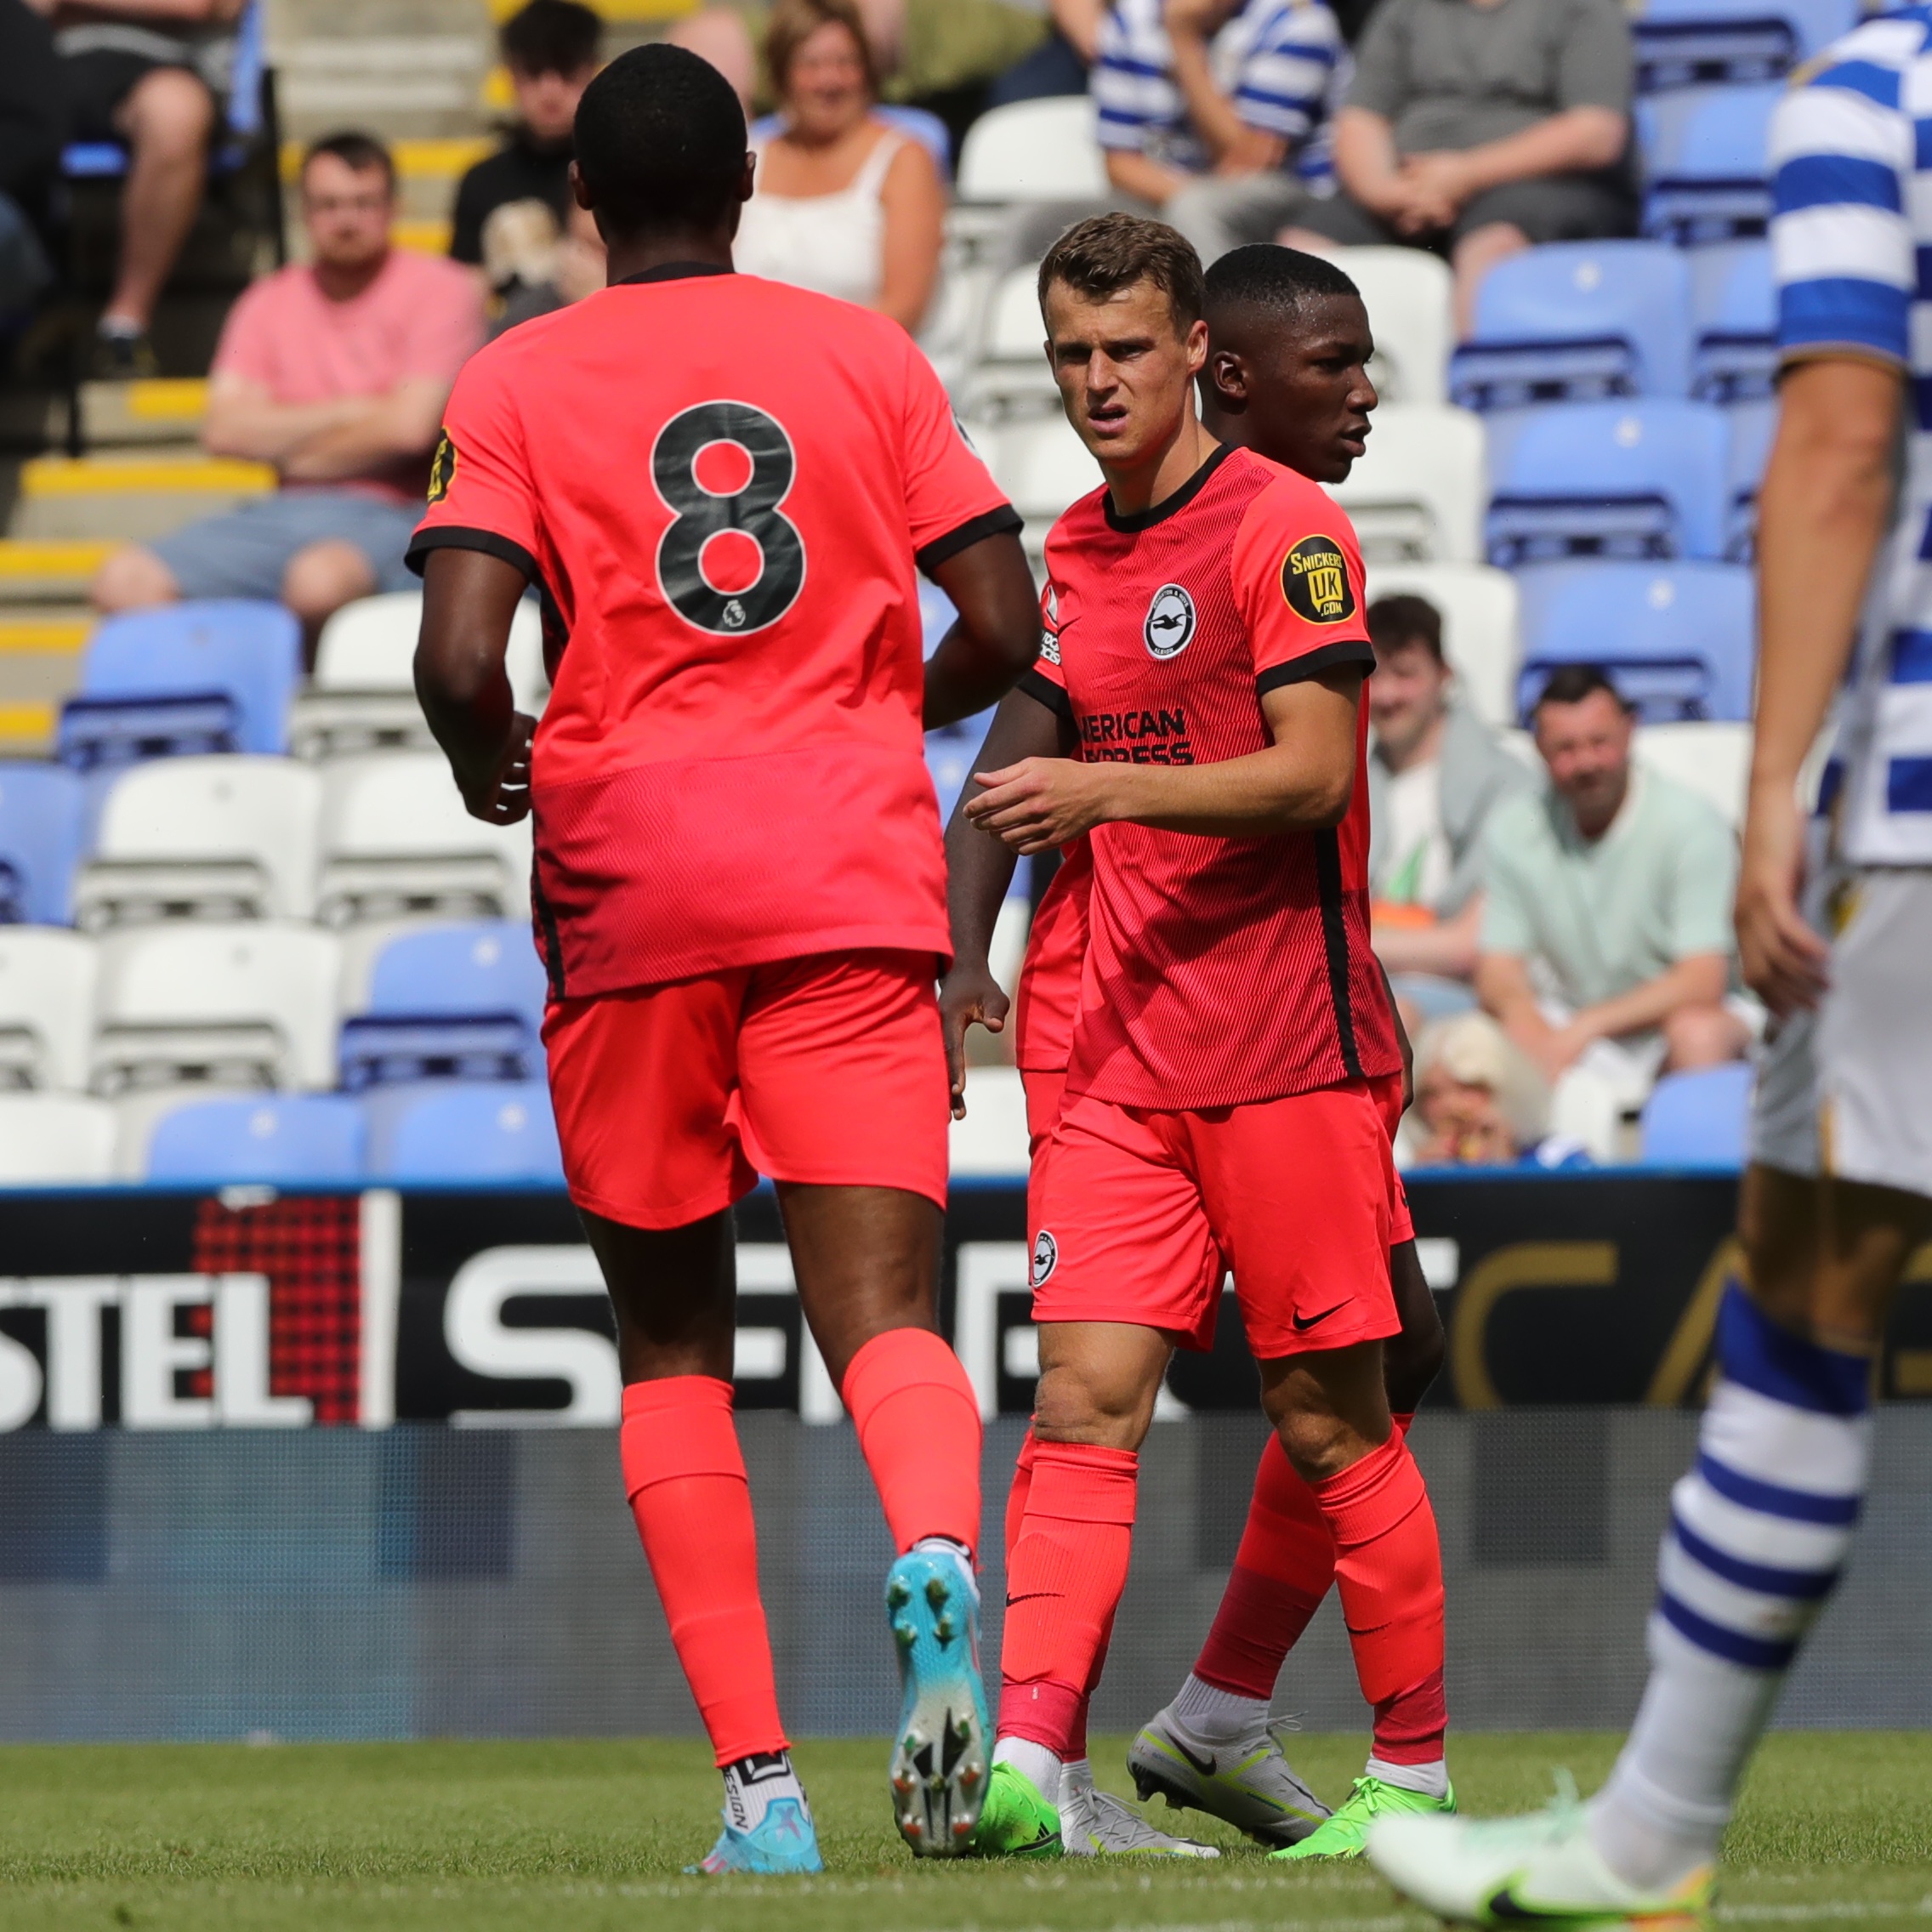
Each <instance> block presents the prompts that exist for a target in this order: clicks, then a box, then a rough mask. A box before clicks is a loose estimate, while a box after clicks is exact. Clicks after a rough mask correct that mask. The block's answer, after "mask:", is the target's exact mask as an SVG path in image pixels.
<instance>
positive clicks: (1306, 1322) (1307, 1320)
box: [1293, 1301, 1349, 1334]
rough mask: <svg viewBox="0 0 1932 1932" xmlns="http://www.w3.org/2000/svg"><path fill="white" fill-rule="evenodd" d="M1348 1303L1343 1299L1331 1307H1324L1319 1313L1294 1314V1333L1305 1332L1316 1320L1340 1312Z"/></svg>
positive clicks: (1324, 1318)
mask: <svg viewBox="0 0 1932 1932" xmlns="http://www.w3.org/2000/svg"><path fill="white" fill-rule="evenodd" d="M1348 1305H1349V1304H1348V1303H1347V1302H1345V1301H1338V1302H1337V1303H1336V1304H1335V1305H1334V1307H1333V1308H1325V1309H1323V1310H1322V1311H1321V1314H1319V1315H1307V1316H1303V1315H1296V1316H1294V1317H1293V1321H1294V1325H1295V1333H1297V1334H1305V1333H1307V1332H1308V1331H1309V1330H1310V1328H1312V1327H1314V1326H1315V1323H1316V1322H1318V1321H1327V1319H1328V1317H1329V1316H1330V1315H1336V1314H1338V1313H1340V1311H1341V1310H1343V1309H1344V1308H1346V1307H1347V1306H1348Z"/></svg>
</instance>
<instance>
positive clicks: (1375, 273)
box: [1335, 248, 1456, 441]
mask: <svg viewBox="0 0 1932 1932" xmlns="http://www.w3.org/2000/svg"><path fill="white" fill-rule="evenodd" d="M1335 265H1336V267H1337V268H1338V269H1340V270H1343V271H1344V273H1345V274H1346V275H1347V276H1349V277H1350V280H1351V281H1353V282H1354V283H1355V287H1357V288H1359V289H1360V290H1361V298H1362V305H1363V306H1364V307H1365V308H1366V309H1367V310H1368V326H1369V327H1370V329H1371V330H1372V332H1373V333H1374V336H1375V361H1373V363H1372V364H1371V365H1370V370H1369V372H1370V374H1371V375H1372V376H1373V377H1374V378H1375V384H1376V387H1377V389H1379V390H1380V391H1381V393H1382V401H1383V402H1384V404H1389V403H1398V402H1400V403H1416V402H1435V403H1440V402H1446V401H1448V400H1449V352H1450V351H1451V349H1453V348H1454V347H1455V346H1456V328H1455V323H1454V321H1453V320H1452V316H1451V313H1450V290H1451V288H1452V286H1453V282H1452V276H1450V273H1449V264H1447V263H1446V262H1444V261H1442V260H1440V259H1438V258H1437V257H1436V256H1435V255H1430V254H1425V253H1423V251H1422V250H1421V249H1419V248H1338V249H1337V250H1336V251H1335ZM1370 440H1371V441H1372V440H1373V439H1372V438H1371V439H1370Z"/></svg>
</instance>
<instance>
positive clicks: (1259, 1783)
mask: <svg viewBox="0 0 1932 1932" xmlns="http://www.w3.org/2000/svg"><path fill="white" fill-rule="evenodd" d="M1279 1728H1280V1727H1279V1726H1276V1727H1274V1728H1271V1729H1270V1730H1264V1731H1262V1732H1259V1734H1258V1735H1256V1736H1253V1737H1245V1738H1243V1739H1242V1740H1241V1742H1238V1743H1236V1744H1215V1745H1202V1744H1199V1743H1197V1742H1196V1741H1195V1740H1194V1739H1193V1738H1191V1737H1190V1736H1188V1734H1187V1733H1186V1731H1185V1730H1183V1729H1182V1728H1181V1727H1180V1726H1179V1725H1177V1724H1176V1723H1175V1721H1174V1718H1173V1706H1172V1705H1171V1704H1170V1705H1168V1708H1166V1709H1165V1710H1162V1711H1160V1712H1158V1713H1156V1714H1155V1716H1153V1717H1152V1718H1151V1719H1148V1721H1147V1723H1146V1725H1145V1726H1144V1727H1143V1729H1142V1730H1141V1732H1140V1735H1139V1736H1138V1737H1136V1738H1135V1739H1134V1742H1133V1743H1132V1744H1130V1745H1129V1746H1128V1752H1127V1768H1128V1771H1129V1772H1130V1773H1131V1774H1132V1776H1133V1778H1134V1789H1135V1790H1136V1791H1137V1792H1139V1794H1140V1798H1141V1801H1142V1803H1143V1804H1145V1802H1146V1801H1147V1800H1148V1799H1149V1798H1152V1797H1154V1796H1156V1794H1158V1795H1159V1796H1161V1797H1162V1798H1166V1799H1167V1801H1168V1804H1170V1805H1173V1806H1174V1807H1175V1808H1177V1809H1179V1807H1181V1806H1184V1805H1185V1806H1187V1807H1190V1808H1191V1809H1192V1810H1196V1811H1205V1812H1207V1813H1208V1816H1210V1817H1214V1818H1220V1819H1223V1820H1225V1821H1226V1822H1227V1823H1228V1824H1230V1825H1232V1826H1234V1827H1235V1828H1236V1830H1237V1831H1242V1832H1246V1833H1247V1835H1248V1836H1249V1837H1250V1838H1253V1839H1255V1840H1256V1841H1257V1842H1258V1843H1259V1844H1264V1845H1270V1846H1278V1845H1287V1844H1298V1843H1299V1842H1300V1840H1302V1839H1303V1838H1306V1837H1307V1836H1308V1835H1309V1833H1310V1832H1312V1831H1314V1830H1315V1828H1316V1827H1318V1826H1319V1825H1320V1824H1321V1821H1322V1820H1323V1819H1325V1818H1326V1817H1327V1816H1328V1807H1327V1805H1326V1804H1323V1803H1322V1802H1321V1799H1320V1798H1317V1797H1316V1796H1315V1793H1313V1792H1312V1791H1310V1789H1309V1788H1308V1787H1307V1786H1306V1785H1305V1784H1304V1783H1303V1782H1302V1781H1301V1780H1300V1779H1299V1778H1298V1777H1297V1776H1295V1774H1294V1770H1293V1767H1292V1766H1291V1765H1290V1764H1289V1763H1288V1759H1287V1753H1286V1752H1284V1751H1283V1750H1282V1748H1281V1739H1280V1737H1279V1736H1278V1735H1277V1731H1278V1730H1279Z"/></svg>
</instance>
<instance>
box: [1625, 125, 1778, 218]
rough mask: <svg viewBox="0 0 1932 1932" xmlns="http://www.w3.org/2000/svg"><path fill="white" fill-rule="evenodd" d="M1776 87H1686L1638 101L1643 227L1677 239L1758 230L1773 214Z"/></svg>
mask: <svg viewBox="0 0 1932 1932" xmlns="http://www.w3.org/2000/svg"><path fill="white" fill-rule="evenodd" d="M1783 94H1784V89H1783V88H1781V87H1753V88H1685V89H1684V91H1683V92H1682V93H1681V94H1660V95H1657V96H1656V97H1655V98H1654V99H1649V100H1640V101H1639V102H1638V104H1637V131H1638V136H1639V139H1640V140H1641V142H1642V144H1643V149H1644V153H1645V157H1646V159H1647V161H1648V162H1649V167H1648V169H1647V174H1648V179H1649V187H1648V190H1647V192H1646V193H1645V197H1644V232H1645V234H1646V235H1649V236H1654V237H1655V238H1656V240H1658V241H1660V242H1679V243H1682V244H1688V243H1691V242H1733V241H1736V240H1739V239H1741V238H1742V237H1744V236H1754V235H1762V234H1763V233H1764V230H1765V227H1766V225H1767V224H1769V222H1770V218H1771V185H1770V179H1769V169H1768V168H1767V166H1766V162H1765V146H1766V142H1767V139H1768V135H1769V132H1770V118H1771V110H1772V109H1773V108H1774V107H1776V105H1777V104H1778V102H1779V100H1780V99H1781V98H1782V97H1783Z"/></svg>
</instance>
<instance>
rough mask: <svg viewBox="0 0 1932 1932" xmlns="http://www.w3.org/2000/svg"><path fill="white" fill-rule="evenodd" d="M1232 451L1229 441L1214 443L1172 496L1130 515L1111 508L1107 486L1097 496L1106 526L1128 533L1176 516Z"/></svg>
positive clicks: (1110, 496)
mask: <svg viewBox="0 0 1932 1932" xmlns="http://www.w3.org/2000/svg"><path fill="white" fill-rule="evenodd" d="M1234 453H1235V446H1234V445H1233V444H1232V443H1221V444H1219V445H1217V446H1216V447H1215V450H1214V453H1213V455H1212V456H1211V457H1208V460H1207V462H1205V463H1202V466H1201V467H1200V469H1197V470H1196V471H1195V473H1194V474H1193V475H1191V476H1190V477H1189V478H1188V480H1186V482H1185V483H1184V484H1182V485H1181V486H1180V487H1179V489H1178V490H1176V491H1175V492H1174V493H1173V496H1171V497H1162V499H1161V500H1160V502H1159V503H1156V504H1155V505H1154V506H1153V508H1152V509H1145V510H1136V511H1135V512H1134V514H1133V515H1132V516H1122V515H1121V514H1119V513H1118V512H1117V510H1116V509H1114V493H1113V492H1112V491H1111V490H1109V491H1108V492H1107V493H1106V495H1105V496H1104V497H1101V499H1100V512H1101V514H1102V515H1104V516H1105V518H1106V520H1107V528H1108V529H1109V530H1117V531H1119V532H1120V533H1121V535H1122V536H1123V537H1132V536H1134V534H1135V533H1136V532H1137V531H1143V530H1151V529H1152V528H1153V527H1154V526H1155V525H1156V524H1157V523H1165V522H1166V521H1167V520H1168V518H1169V517H1171V516H1179V514H1180V513H1181V512H1182V511H1183V510H1184V509H1186V508H1187V506H1188V505H1189V504H1190V503H1192V502H1193V501H1194V499H1195V498H1196V497H1198V496H1199V495H1200V494H1201V492H1202V491H1203V490H1205V489H1206V488H1207V487H1208V478H1209V477H1210V476H1212V475H1213V474H1214V472H1215V471H1216V470H1217V469H1219V468H1220V467H1221V465H1222V464H1223V463H1225V462H1226V461H1227V460H1228V458H1229V457H1230V456H1232V455H1233V454H1234Z"/></svg>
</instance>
